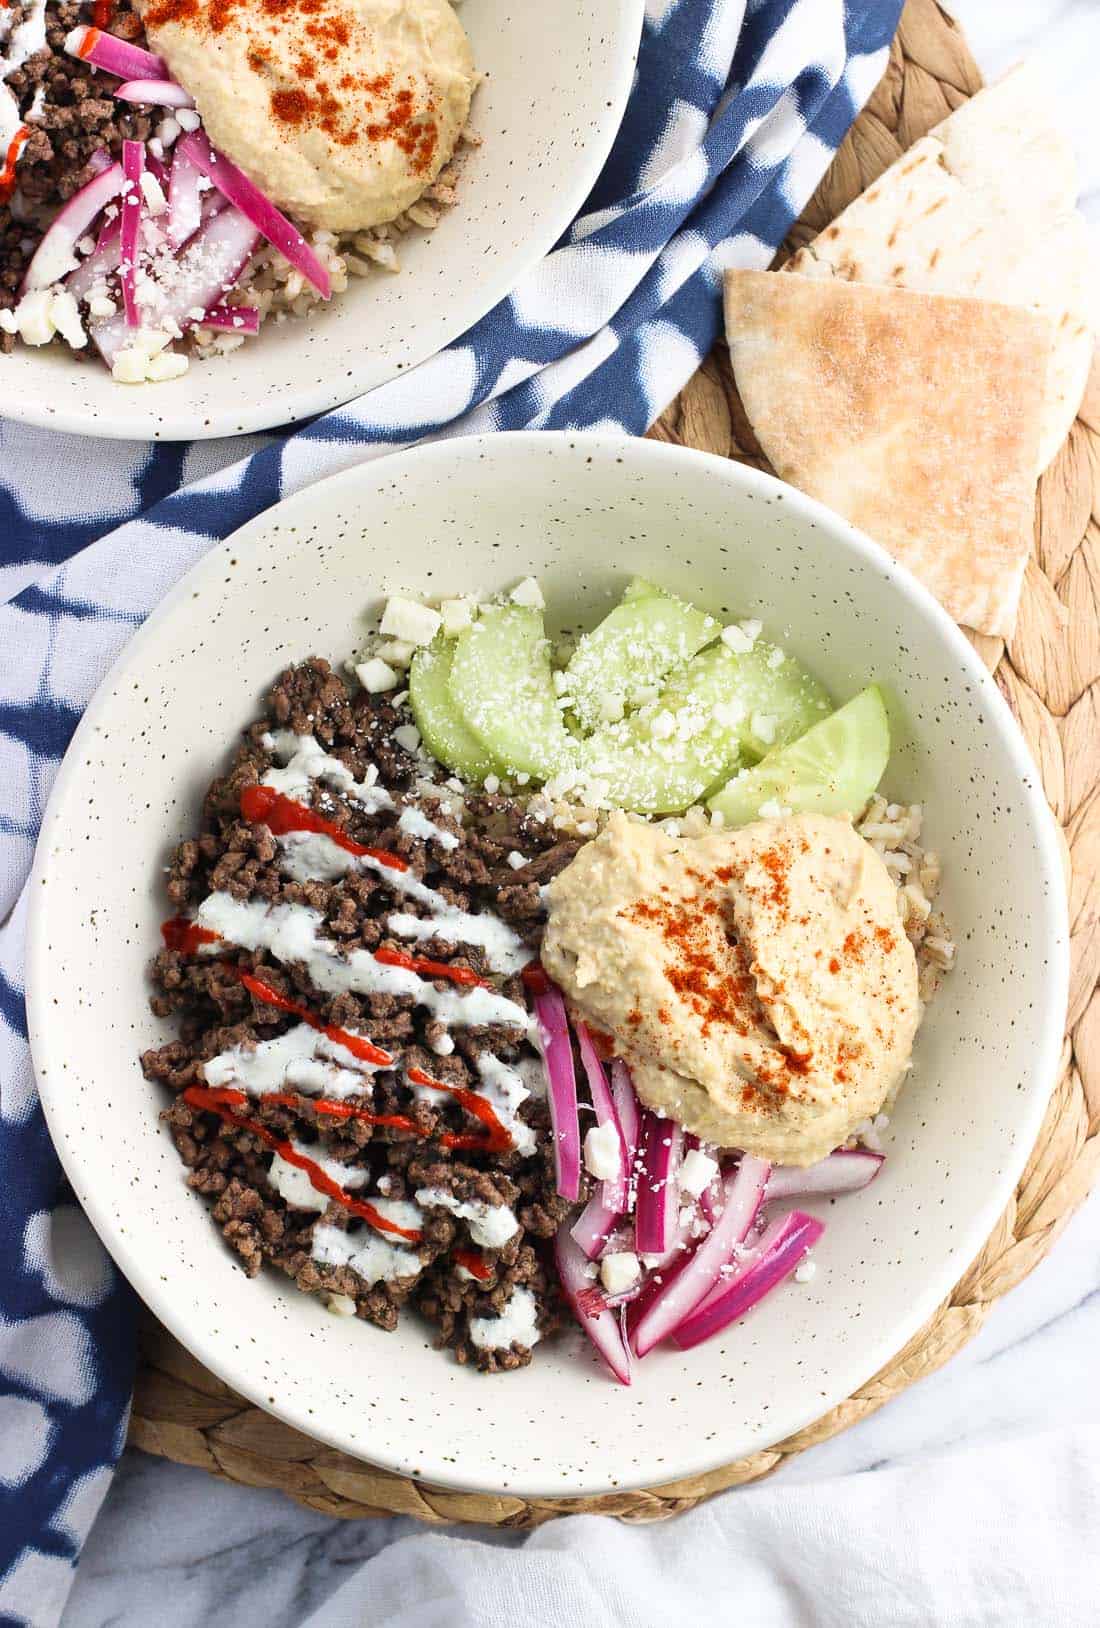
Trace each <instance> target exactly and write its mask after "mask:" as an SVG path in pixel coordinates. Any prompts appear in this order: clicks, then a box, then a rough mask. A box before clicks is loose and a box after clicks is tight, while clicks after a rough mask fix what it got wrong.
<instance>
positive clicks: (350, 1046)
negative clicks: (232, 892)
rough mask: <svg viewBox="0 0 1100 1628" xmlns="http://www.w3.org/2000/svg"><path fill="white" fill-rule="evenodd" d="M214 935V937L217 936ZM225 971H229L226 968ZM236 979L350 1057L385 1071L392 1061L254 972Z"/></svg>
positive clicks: (390, 1057) (359, 1037)
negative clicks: (341, 1049)
mask: <svg viewBox="0 0 1100 1628" xmlns="http://www.w3.org/2000/svg"><path fill="white" fill-rule="evenodd" d="M202 930H203V929H202V928H200V929H199V931H200V932H201V931H202ZM213 936H215V937H216V936H217V935H216V934H215V935H213ZM226 970H227V971H228V970H229V969H228V968H226ZM234 970H235V971H236V970H237V969H234ZM237 976H238V977H239V978H240V980H241V983H242V984H243V985H244V987H245V988H246V989H247V990H248V993H249V994H250V995H253V996H255V998H256V1000H258V1001H263V1002H265V1004H266V1005H268V1006H277V1007H278V1008H279V1010H280V1012H292V1013H293V1014H294V1016H295V1017H299V1018H301V1020H302V1022H303V1023H308V1024H309V1026H310V1028H311V1029H319V1030H320V1032H321V1033H322V1034H324V1035H327V1036H328V1038H329V1039H330V1040H331V1041H333V1042H334V1043H335V1044H336V1045H338V1046H343V1047H344V1049H345V1051H350V1052H351V1054H352V1056H353V1057H358V1058H360V1059H361V1060H362V1061H363V1062H364V1063H375V1064H376V1065H377V1066H378V1067H379V1068H385V1067H387V1066H388V1065H389V1064H390V1063H392V1062H393V1057H392V1056H391V1055H390V1053H389V1052H388V1051H383V1050H382V1048H381V1046H376V1045H375V1044H374V1041H373V1040H368V1039H367V1037H366V1035H361V1034H352V1033H351V1032H350V1031H349V1030H348V1029H341V1028H338V1027H337V1025H336V1024H335V1023H322V1022H321V1020H320V1018H318V1017H314V1015H313V1013H312V1012H311V1011H310V1010H309V1008H308V1007H305V1006H303V1005H302V1004H301V1002H300V1001H294V1000H291V998H290V996H289V995H280V994H279V991H278V990H277V989H272V987H271V985H270V984H265V983H264V982H263V980H262V979H261V978H257V977H256V975H255V973H253V972H240V971H238V972H237Z"/></svg>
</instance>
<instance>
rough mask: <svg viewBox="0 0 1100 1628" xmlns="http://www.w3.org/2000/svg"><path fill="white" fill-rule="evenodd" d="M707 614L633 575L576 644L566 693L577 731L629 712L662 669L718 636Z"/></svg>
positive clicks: (649, 694)
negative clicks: (617, 602) (616, 601)
mask: <svg viewBox="0 0 1100 1628" xmlns="http://www.w3.org/2000/svg"><path fill="white" fill-rule="evenodd" d="M719 631H720V628H719V624H718V623H717V622H716V621H715V620H714V617H713V616H707V615H706V614H705V613H704V612H703V611H700V610H696V609H695V607H694V605H688V604H685V602H684V601H683V600H682V599H677V598H676V597H675V596H674V595H673V594H666V593H664V592H663V591H662V590H661V589H660V588H656V587H654V585H653V584H652V583H651V582H647V581H646V580H645V578H644V577H635V578H634V579H633V581H632V582H631V583H630V584H629V586H628V587H627V590H626V592H625V594H624V595H623V600H622V603H621V604H620V605H617V606H616V607H615V609H614V610H613V611H611V612H610V614H609V615H607V616H605V617H604V619H603V621H602V622H601V623H600V625H599V626H598V627H596V628H594V629H593V630H592V632H591V633H586V634H584V635H583V637H582V638H581V639H580V641H579V642H578V644H577V648H576V650H575V651H574V652H573V657H572V659H571V661H570V662H569V665H568V667H567V668H566V669H565V672H566V677H567V679H568V685H567V689H566V693H567V694H568V695H570V696H571V697H572V700H573V706H572V709H571V710H572V713H573V716H574V717H575V718H576V720H577V723H578V725H579V726H580V728H581V729H582V730H585V731H587V730H590V729H598V728H599V727H600V725H601V724H604V723H607V722H609V721H610V722H613V721H615V720H616V719H618V718H621V717H622V716H623V714H624V713H625V712H630V711H632V710H633V708H634V707H636V706H638V705H639V703H640V702H642V701H643V700H645V699H650V700H651V699H652V691H653V688H654V686H655V685H656V684H659V683H660V682H661V680H662V679H663V678H664V676H665V674H666V673H669V672H671V671H672V669H673V668H674V667H676V666H678V665H679V664H680V663H681V662H684V661H687V660H688V659H689V658H690V657H691V656H693V655H694V654H695V652H696V651H697V650H701V649H702V647H703V646H704V645H705V644H709V643H710V641H711V640H712V639H716V638H717V637H718V633H719Z"/></svg>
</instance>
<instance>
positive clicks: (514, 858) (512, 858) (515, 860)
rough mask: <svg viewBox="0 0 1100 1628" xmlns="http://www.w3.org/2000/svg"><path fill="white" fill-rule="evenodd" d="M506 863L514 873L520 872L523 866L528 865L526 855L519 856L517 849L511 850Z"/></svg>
mask: <svg viewBox="0 0 1100 1628" xmlns="http://www.w3.org/2000/svg"><path fill="white" fill-rule="evenodd" d="M508 863H509V865H511V867H512V869H513V870H514V871H521V870H522V869H523V867H524V865H526V864H528V863H529V860H528V859H527V856H526V854H521V853H520V852H519V851H518V850H517V849H515V848H513V849H512V852H511V853H510V854H509V855H508Z"/></svg>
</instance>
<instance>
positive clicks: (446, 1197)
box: [416, 1187, 519, 1249]
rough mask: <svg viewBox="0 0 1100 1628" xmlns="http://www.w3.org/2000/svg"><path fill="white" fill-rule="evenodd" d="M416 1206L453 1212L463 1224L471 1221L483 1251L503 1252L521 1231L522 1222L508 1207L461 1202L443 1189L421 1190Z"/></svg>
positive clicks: (474, 1236)
mask: <svg viewBox="0 0 1100 1628" xmlns="http://www.w3.org/2000/svg"><path fill="white" fill-rule="evenodd" d="M416 1202H417V1203H418V1204H420V1205H422V1206H423V1207H424V1209H426V1210H431V1209H438V1210H449V1211H450V1212H451V1214H452V1215H453V1216H456V1217H457V1218H458V1219H459V1220H460V1221H468V1222H469V1224H470V1237H471V1239H472V1240H473V1242H474V1243H475V1244H480V1245H481V1247H482V1249H500V1248H501V1247H502V1246H503V1245H504V1244H506V1243H507V1242H508V1240H509V1238H514V1237H515V1235H516V1233H517V1232H518V1231H519V1222H518V1221H517V1220H516V1218H515V1215H514V1214H513V1213H512V1210H511V1209H510V1208H509V1206H508V1205H507V1204H486V1203H485V1202H484V1201H483V1200H481V1199H470V1200H468V1201H467V1200H465V1199H457V1198H455V1196H454V1194H453V1193H448V1192H447V1191H446V1190H445V1189H444V1188H442V1187H418V1188H417V1190H416Z"/></svg>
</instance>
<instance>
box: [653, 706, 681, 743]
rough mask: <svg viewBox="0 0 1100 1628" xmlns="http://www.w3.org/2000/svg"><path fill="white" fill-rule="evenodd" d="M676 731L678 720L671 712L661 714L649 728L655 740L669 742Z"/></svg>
mask: <svg viewBox="0 0 1100 1628" xmlns="http://www.w3.org/2000/svg"><path fill="white" fill-rule="evenodd" d="M675 731H676V719H675V718H674V717H673V716H672V713H671V712H668V711H665V712H659V713H658V714H657V716H656V717H655V718H654V719H653V720H652V722H651V723H650V726H649V733H650V734H651V735H652V736H653V737H654V739H655V740H659V741H667V740H668V739H669V738H670V736H672V735H673V734H674V733H675Z"/></svg>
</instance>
